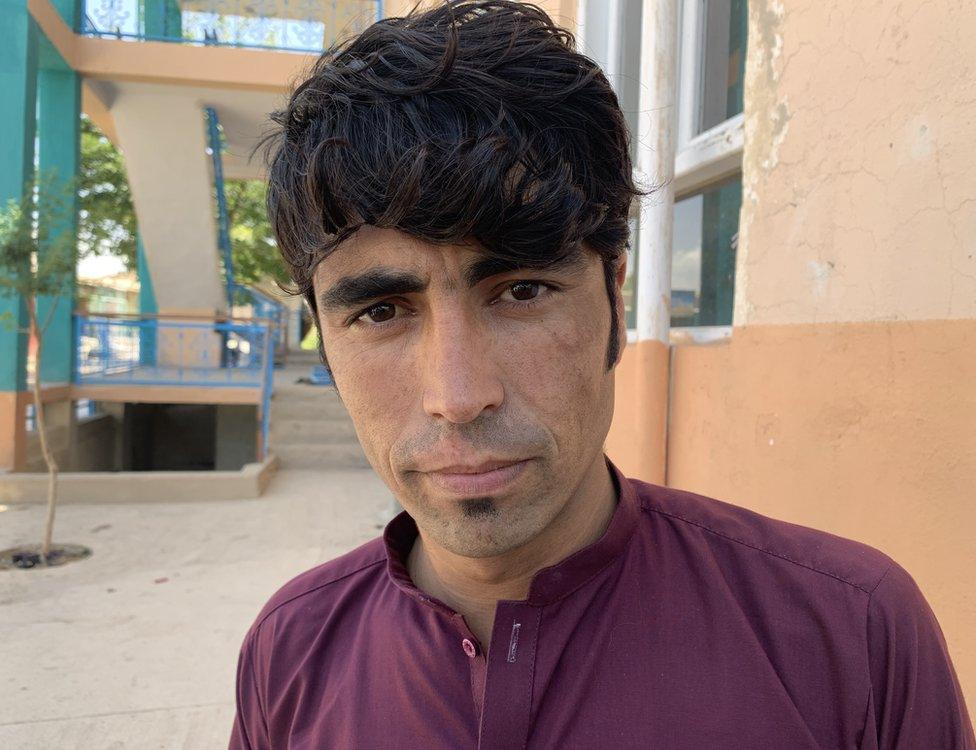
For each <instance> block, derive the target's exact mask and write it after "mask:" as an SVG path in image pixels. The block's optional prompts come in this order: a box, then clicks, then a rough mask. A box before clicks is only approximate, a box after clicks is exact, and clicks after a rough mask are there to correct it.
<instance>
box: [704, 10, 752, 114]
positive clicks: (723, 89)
mask: <svg viewBox="0 0 976 750" xmlns="http://www.w3.org/2000/svg"><path fill="white" fill-rule="evenodd" d="M701 1H702V2H703V5H702V6H701V13H702V15H701V40H702V55H701V79H700V80H701V86H700V89H699V96H700V99H699V120H698V125H699V127H698V129H697V131H698V132H699V133H702V132H704V131H706V130H709V129H710V128H713V127H715V126H716V125H718V124H719V123H722V122H724V121H725V120H728V119H729V118H730V117H734V116H735V115H737V114H739V113H740V112H741V111H742V102H743V78H744V76H745V66H746V36H747V28H748V14H747V7H746V0H701Z"/></svg>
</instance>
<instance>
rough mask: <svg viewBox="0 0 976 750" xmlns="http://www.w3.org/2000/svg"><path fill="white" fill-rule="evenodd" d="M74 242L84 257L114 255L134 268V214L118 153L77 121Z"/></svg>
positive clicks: (91, 125) (91, 128)
mask: <svg viewBox="0 0 976 750" xmlns="http://www.w3.org/2000/svg"><path fill="white" fill-rule="evenodd" d="M78 208H79V216H78V242H79V245H80V246H81V247H82V248H83V249H84V251H85V254H86V255H115V256H118V257H120V258H121V259H122V260H123V261H124V262H125V266H126V268H127V269H133V268H135V266H136V236H137V224H136V212H135V209H134V208H133V205H132V193H131V192H130V191H129V179H128V176H127V174H126V170H125V159H124V158H123V156H122V152H121V151H119V149H117V148H116V147H115V144H113V143H112V142H111V141H110V140H109V139H108V138H106V137H105V136H104V135H102V132H101V131H100V130H99V129H98V128H97V127H96V126H95V124H94V123H92V121H91V120H89V119H88V118H87V117H82V118H81V166H80V168H79V175H78Z"/></svg>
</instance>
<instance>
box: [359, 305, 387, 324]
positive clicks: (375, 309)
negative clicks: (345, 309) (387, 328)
mask: <svg viewBox="0 0 976 750" xmlns="http://www.w3.org/2000/svg"><path fill="white" fill-rule="evenodd" d="M395 316H396V305H394V304H393V303H391V302H380V303H379V304H378V305H373V306H372V307H370V308H368V309H367V310H366V311H365V312H363V314H362V315H360V316H359V317H360V318H366V319H367V321H368V322H370V323H385V322H386V321H388V320H392V319H393V318H394V317H395Z"/></svg>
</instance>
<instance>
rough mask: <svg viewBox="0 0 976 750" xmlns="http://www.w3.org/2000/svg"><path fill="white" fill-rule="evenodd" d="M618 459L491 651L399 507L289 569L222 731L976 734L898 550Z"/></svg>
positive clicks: (500, 624)
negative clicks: (768, 512)
mask: <svg viewBox="0 0 976 750" xmlns="http://www.w3.org/2000/svg"><path fill="white" fill-rule="evenodd" d="M613 472H614V476H615V481H616V483H617V486H618V495H619V502H618V504H617V508H616V510H615V513H614V515H613V518H612V520H611V522H610V525H609V527H608V528H607V530H606V532H605V533H604V535H603V536H602V537H601V538H600V539H598V540H597V541H596V542H594V543H593V544H592V545H590V546H589V547H586V548H585V549H582V550H580V551H579V552H577V553H575V554H573V555H571V556H570V557H568V558H566V559H565V560H563V561H562V562H560V563H559V564H557V565H554V566H552V567H549V568H546V569H544V570H541V571H539V573H538V574H537V575H536V576H535V578H534V579H533V581H532V585H531V589H530V591H529V596H528V598H527V599H525V600H524V601H501V602H499V603H498V605H497V609H496V614H495V623H494V629H493V631H492V635H491V644H490V648H489V649H488V652H487V655H486V652H485V648H484V646H483V645H482V644H479V643H478V642H477V639H476V638H475V636H474V634H473V633H472V632H471V631H470V630H469V629H468V627H467V626H466V625H465V622H464V619H463V617H462V616H461V615H459V614H458V613H456V612H454V611H452V610H451V609H450V608H448V607H447V606H446V605H444V604H443V603H441V602H439V601H438V600H436V599H432V598H430V597H429V596H427V595H426V594H424V593H423V592H422V591H420V590H418V589H417V588H416V587H415V586H414V585H413V583H412V582H411V580H410V577H409V575H408V573H407V570H406V568H405V561H406V559H407V554H408V553H409V551H410V548H411V545H412V544H413V541H414V539H415V538H416V535H417V527H416V525H415V524H414V522H413V520H412V519H411V517H410V516H409V515H407V514H406V513H401V514H400V515H399V516H397V517H396V518H394V519H393V520H392V521H391V522H390V523H389V525H388V526H387V528H386V531H385V533H384V536H383V538H381V539H375V540H373V541H371V542H369V543H367V544H365V545H363V546H362V547H359V548H358V549H356V550H353V551H352V552H350V553H348V554H346V555H344V556H342V557H340V558H338V559H336V560H333V561H331V562H328V563H326V564H324V565H320V566H319V567H317V568H314V569H312V570H310V571H308V572H306V573H303V574H302V575H300V576H298V577H297V578H295V579H294V580H292V581H291V582H290V583H288V584H286V585H285V586H284V587H283V588H282V589H281V590H280V591H278V592H277V593H276V594H275V595H274V596H273V597H272V598H271V600H270V601H269V602H268V603H267V605H266V606H265V607H264V610H263V611H262V612H261V614H260V615H259V616H258V619H257V621H256V622H255V623H254V625H253V626H252V627H251V629H250V631H249V632H248V634H247V636H246V638H245V640H244V644H243V647H242V649H241V655H240V662H239V666H238V677H237V702H238V706H237V708H238V712H237V717H236V720H235V724H234V727H233V734H232V737H231V742H230V747H231V748H232V749H235V750H236V749H239V748H251V749H253V750H258V749H259V748H260V749H263V748H281V749H284V748H290V749H291V750H304V749H309V748H316V749H318V748H369V749H370V750H372V749H373V748H404V749H411V750H412V749H413V748H421V749H423V750H433V749H434V748H451V749H452V750H453V749H460V748H491V750H510V749H511V748H522V747H529V748H583V749H586V748H600V749H603V748H613V750H624V749H625V748H668V749H672V750H673V749H675V748H694V749H695V750H701V748H736V749H740V748H790V749H791V750H801V749H803V748H862V749H865V750H866V749H868V748H913V749H914V748H924V749H926V750H928V749H929V748H933V749H934V748H940V749H944V748H967V749H971V748H976V740H974V738H973V729H972V725H971V723H970V721H969V718H968V715H967V713H966V707H965V704H964V701H963V696H962V693H961V691H960V688H959V683H958V680H957V678H956V674H955V671H954V669H953V667H952V664H951V662H950V660H949V656H948V653H947V650H946V644H945V640H944V638H943V635H942V631H941V629H940V627H939V624H938V622H937V621H936V618H935V616H934V615H933V613H932V610H931V609H930V608H929V606H928V604H927V603H926V601H925V599H924V598H923V596H922V594H921V592H920V591H919V589H918V587H917V586H916V584H915V582H914V580H913V579H912V578H911V576H910V575H909V574H908V573H907V572H906V571H905V570H904V569H903V568H902V567H900V566H899V565H898V564H896V563H895V562H893V561H892V560H891V559H890V558H889V557H887V556H886V555H884V554H883V553H881V552H879V551H878V550H876V549H874V548H872V547H868V546H866V545H864V544H860V543H857V542H853V541H850V540H846V539H842V538H840V537H836V536H833V535H831V534H827V533H824V532H821V531H815V530H813V529H808V528H805V527H802V526H796V525H793V524H789V523H785V522H782V521H775V520H773V519H770V518H767V517H765V516H761V515H759V514H757V513H753V512H751V511H748V510H745V509H743V508H740V507H736V506H734V505H729V504H727V503H723V502H720V501H718V500H714V499H711V498H707V497H703V496H701V495H695V494H692V493H690V492H683V491H680V490H675V489H670V488H667V487H660V486H655V485H650V484H645V483H643V482H638V481H636V480H631V479H626V478H625V477H623V475H621V474H620V473H619V471H617V470H616V469H615V468H614V469H613Z"/></svg>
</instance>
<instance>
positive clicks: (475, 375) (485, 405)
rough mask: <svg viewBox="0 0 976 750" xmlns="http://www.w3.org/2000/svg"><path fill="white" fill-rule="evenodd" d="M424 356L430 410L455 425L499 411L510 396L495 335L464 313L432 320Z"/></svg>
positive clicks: (426, 405)
mask: <svg viewBox="0 0 976 750" xmlns="http://www.w3.org/2000/svg"><path fill="white" fill-rule="evenodd" d="M422 338H423V343H422V346H421V351H420V352H419V355H420V357H421V362H422V363H423V364H422V366H421V367H422V371H423V378H424V383H423V406H424V411H425V412H426V413H427V414H428V415H430V416H432V417H435V418H438V419H444V420H446V421H448V422H453V423H455V424H462V423H464V422H470V421H472V420H474V419H477V418H478V416H480V415H481V413H482V412H484V411H486V410H491V409H496V408H498V407H499V406H500V405H501V403H502V400H503V399H504V397H505V389H504V387H503V385H502V381H501V379H500V377H499V368H498V365H497V363H496V362H495V361H494V360H493V356H494V352H495V351H496V349H495V347H494V346H493V345H492V342H491V340H490V338H491V337H490V336H489V335H488V334H487V332H485V331H484V330H482V328H481V326H479V325H478V323H477V322H476V321H475V320H472V319H471V317H469V316H465V315H464V314H463V313H461V312H460V311H455V313H454V314H449V315H443V316H440V317H439V318H438V319H436V320H429V321H428V325H427V326H426V330H425V331H424V335H423V337H422Z"/></svg>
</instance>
